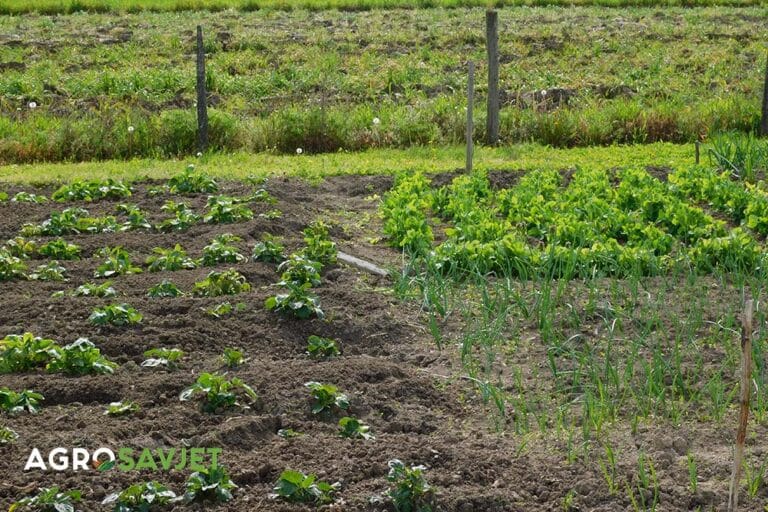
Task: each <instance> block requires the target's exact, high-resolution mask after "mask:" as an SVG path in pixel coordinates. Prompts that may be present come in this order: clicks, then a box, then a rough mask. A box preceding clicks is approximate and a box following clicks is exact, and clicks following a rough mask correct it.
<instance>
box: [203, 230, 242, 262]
mask: <svg viewBox="0 0 768 512" xmlns="http://www.w3.org/2000/svg"><path fill="white" fill-rule="evenodd" d="M242 240H243V239H242V238H240V237H239V236H235V235H233V234H231V233H224V234H222V235H219V236H217V237H216V238H214V239H213V240H211V243H210V244H208V245H206V246H205V247H204V248H203V260H202V262H203V265H205V266H209V267H212V266H214V265H218V264H220V263H242V262H243V261H246V259H247V258H246V257H245V256H243V255H242V254H240V252H239V251H238V248H237V246H236V245H234V244H235V243H236V242H241V241H242Z"/></svg>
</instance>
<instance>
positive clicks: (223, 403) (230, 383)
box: [179, 373, 258, 414]
mask: <svg viewBox="0 0 768 512" xmlns="http://www.w3.org/2000/svg"><path fill="white" fill-rule="evenodd" d="M238 391H240V392H242V393H244V394H245V397H246V398H247V399H248V400H249V401H250V402H254V401H256V399H257V398H258V397H257V396H256V392H255V391H254V390H253V388H251V387H250V386H249V385H247V384H246V383H244V382H243V381H242V380H240V379H238V378H233V379H231V380H227V379H226V378H224V376H223V375H219V374H216V373H203V374H202V375H200V376H199V377H198V378H197V381H196V382H195V383H194V384H193V385H192V386H190V387H188V388H186V389H185V390H184V391H182V392H181V394H180V395H179V399H180V400H181V401H182V402H184V401H188V400H191V399H192V398H195V397H196V396H197V395H202V402H201V403H202V406H201V407H202V409H203V411H204V412H207V413H211V414H214V413H219V412H223V411H224V410H226V409H229V408H231V407H242V408H244V409H248V406H247V405H244V404H241V403H240V402H239V399H238V395H237V392H238Z"/></svg>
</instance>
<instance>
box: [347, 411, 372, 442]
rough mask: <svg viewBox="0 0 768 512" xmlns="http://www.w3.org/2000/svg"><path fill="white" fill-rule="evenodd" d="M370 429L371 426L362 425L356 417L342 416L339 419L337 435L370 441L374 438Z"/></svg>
mask: <svg viewBox="0 0 768 512" xmlns="http://www.w3.org/2000/svg"><path fill="white" fill-rule="evenodd" d="M370 431H371V427H369V426H368V425H364V424H363V423H361V422H360V420H358V419H357V418H353V417H351V416H344V417H343V418H341V419H340V420H339V435H340V436H341V437H348V438H350V439H364V440H366V441H372V440H374V439H376V438H375V437H374V436H373V434H371V432H370Z"/></svg>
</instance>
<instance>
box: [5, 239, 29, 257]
mask: <svg viewBox="0 0 768 512" xmlns="http://www.w3.org/2000/svg"><path fill="white" fill-rule="evenodd" d="M4 249H5V250H6V251H8V253H9V254H10V255H11V256H15V257H17V258H21V259H23V260H26V259H29V258H31V257H32V256H33V255H34V254H35V252H37V244H36V243H35V242H34V240H29V239H26V238H24V237H22V236H17V237H15V238H11V239H10V240H8V241H7V242H5V247H4Z"/></svg>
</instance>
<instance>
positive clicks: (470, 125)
mask: <svg viewBox="0 0 768 512" xmlns="http://www.w3.org/2000/svg"><path fill="white" fill-rule="evenodd" d="M474 104H475V63H474V62H470V63H469V80H468V81H467V173H471V172H472V156H473V155H472V154H473V152H474V145H473V142H472V133H473V132H474V122H473V120H472V109H473V107H474Z"/></svg>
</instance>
